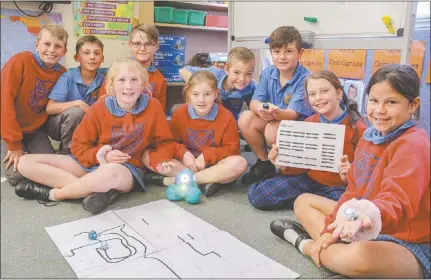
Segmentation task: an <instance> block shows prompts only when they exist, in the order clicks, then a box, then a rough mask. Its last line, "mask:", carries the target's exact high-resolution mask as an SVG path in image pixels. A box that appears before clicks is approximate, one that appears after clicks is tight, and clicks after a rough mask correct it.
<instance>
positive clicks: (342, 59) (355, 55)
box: [328, 49, 367, 80]
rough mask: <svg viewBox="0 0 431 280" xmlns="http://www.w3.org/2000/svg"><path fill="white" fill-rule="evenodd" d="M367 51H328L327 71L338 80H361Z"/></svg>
mask: <svg viewBox="0 0 431 280" xmlns="http://www.w3.org/2000/svg"><path fill="white" fill-rule="evenodd" d="M366 55H367V50H348V49H341V50H330V51H329V61H328V62H329V63H328V70H330V71H333V72H334V73H335V74H337V76H338V77H340V78H350V79H358V80H362V79H363V78H364V73H365V57H366Z"/></svg>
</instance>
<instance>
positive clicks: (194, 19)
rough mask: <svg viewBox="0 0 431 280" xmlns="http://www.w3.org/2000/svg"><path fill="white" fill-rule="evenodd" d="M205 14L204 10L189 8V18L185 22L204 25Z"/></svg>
mask: <svg viewBox="0 0 431 280" xmlns="http://www.w3.org/2000/svg"><path fill="white" fill-rule="evenodd" d="M206 14H207V13H205V12H199V11H193V10H191V11H190V12H189V19H188V21H187V24H188V25H197V26H204V25H205V16H206Z"/></svg>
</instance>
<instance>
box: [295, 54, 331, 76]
mask: <svg viewBox="0 0 431 280" xmlns="http://www.w3.org/2000/svg"><path fill="white" fill-rule="evenodd" d="M324 62H325V50H310V49H307V50H304V53H303V54H302V57H301V59H300V60H299V63H301V65H302V66H304V67H305V68H307V69H308V70H310V71H311V72H317V71H321V70H323V69H324Z"/></svg>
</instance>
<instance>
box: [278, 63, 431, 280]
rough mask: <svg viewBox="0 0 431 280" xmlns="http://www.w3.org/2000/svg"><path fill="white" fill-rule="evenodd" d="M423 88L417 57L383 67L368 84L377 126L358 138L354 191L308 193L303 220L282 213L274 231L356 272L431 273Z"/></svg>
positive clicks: (328, 263) (333, 265)
mask: <svg viewBox="0 0 431 280" xmlns="http://www.w3.org/2000/svg"><path fill="white" fill-rule="evenodd" d="M419 89H420V79H419V77H418V75H417V74H416V72H415V70H414V69H413V68H412V67H411V66H410V65H386V66H383V67H382V68H380V69H379V70H377V71H376V73H375V74H374V75H373V76H372V77H371V79H370V82H369V84H368V86H367V89H366V93H367V94H368V102H367V117H368V119H369V121H370V122H371V124H372V126H371V127H369V128H368V129H367V130H366V131H365V132H364V135H363V138H362V139H360V141H359V143H358V147H357V149H356V151H355V160H354V161H353V163H352V166H351V169H350V170H349V172H348V174H347V177H348V185H347V189H346V192H345V193H344V194H343V195H342V196H341V198H340V200H339V201H338V202H335V201H332V200H329V199H326V198H324V197H320V196H316V195H312V194H304V195H301V196H300V197H298V199H297V200H296V202H295V214H296V216H297V217H298V219H299V221H300V222H301V224H302V225H300V224H298V223H297V222H295V221H292V220H278V221H274V222H272V223H271V231H272V232H273V233H274V234H275V235H277V236H278V237H280V238H282V239H284V240H286V241H288V242H289V243H291V244H294V245H295V247H296V248H297V249H299V250H300V251H301V252H302V253H304V254H305V255H307V256H310V257H311V258H312V259H313V260H314V262H315V263H316V265H317V266H321V265H323V266H325V267H327V268H328V269H330V270H332V271H333V272H336V273H339V274H342V275H344V276H347V277H349V278H422V277H423V278H428V279H429V278H430V140H429V136H428V135H427V134H426V132H425V131H424V130H423V129H420V128H418V127H416V121H415V120H416V119H417V117H418V114H417V113H418V111H419V105H420V99H419ZM339 241H343V242H344V243H341V242H339ZM346 243H347V244H346Z"/></svg>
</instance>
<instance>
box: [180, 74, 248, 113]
mask: <svg viewBox="0 0 431 280" xmlns="http://www.w3.org/2000/svg"><path fill="white" fill-rule="evenodd" d="M184 69H186V70H187V71H189V72H191V73H195V72H198V71H202V70H205V71H209V72H211V73H212V74H213V75H214V76H215V77H216V79H217V88H218V89H219V91H220V97H221V100H222V104H223V106H224V107H225V108H226V109H228V110H229V111H230V112H231V113H232V115H233V116H234V117H235V120H238V118H239V114H240V113H241V109H242V104H243V103H244V102H246V101H247V99H249V98H251V97H252V95H253V93H254V90H255V89H256V83H255V82H254V81H252V82H251V83H250V84H249V85H248V86H246V87H245V88H244V89H242V90H233V91H229V90H224V89H223V82H224V80H225V79H226V78H227V74H226V72H225V71H224V70H223V69H219V68H216V67H210V68H200V67H192V66H186V67H184Z"/></svg>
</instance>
